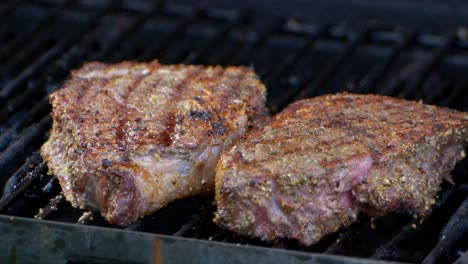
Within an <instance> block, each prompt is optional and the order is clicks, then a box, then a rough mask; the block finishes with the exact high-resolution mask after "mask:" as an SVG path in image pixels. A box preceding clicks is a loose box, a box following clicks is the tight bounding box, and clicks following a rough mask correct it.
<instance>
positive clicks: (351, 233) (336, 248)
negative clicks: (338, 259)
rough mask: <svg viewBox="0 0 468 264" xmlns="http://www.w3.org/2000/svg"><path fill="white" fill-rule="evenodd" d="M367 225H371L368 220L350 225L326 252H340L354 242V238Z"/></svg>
mask: <svg viewBox="0 0 468 264" xmlns="http://www.w3.org/2000/svg"><path fill="white" fill-rule="evenodd" d="M366 225H369V223H368V222H367V221H361V222H359V223H357V224H355V225H354V226H351V227H349V228H348V229H347V230H346V231H345V232H344V233H341V234H340V236H339V237H338V239H337V240H336V241H335V242H334V243H333V244H331V245H330V246H329V247H328V248H327V249H326V250H325V251H324V253H325V254H333V255H336V254H340V253H341V252H343V250H345V249H346V248H348V247H349V246H350V245H351V244H352V243H353V239H354V238H355V237H356V236H358V235H359V233H360V232H361V230H362V229H364V228H365V226H366Z"/></svg>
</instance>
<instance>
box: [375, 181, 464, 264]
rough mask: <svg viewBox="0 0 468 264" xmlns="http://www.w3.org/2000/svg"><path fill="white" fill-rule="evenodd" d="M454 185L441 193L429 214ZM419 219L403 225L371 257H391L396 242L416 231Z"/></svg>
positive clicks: (443, 200) (446, 198)
mask: <svg viewBox="0 0 468 264" xmlns="http://www.w3.org/2000/svg"><path fill="white" fill-rule="evenodd" d="M454 190H455V188H454V186H452V185H451V186H449V187H448V188H447V190H445V191H444V192H443V193H442V194H441V195H440V199H439V200H438V201H437V204H436V205H434V206H433V208H432V212H431V215H433V214H437V210H438V209H439V208H440V207H441V205H443V204H445V203H446V202H447V200H448V199H449V197H450V196H451V195H452V194H453V193H454ZM418 222H419V220H416V219H415V220H412V221H410V222H409V223H408V224H406V225H405V226H403V227H402V228H401V230H400V232H398V233H397V234H396V235H395V236H393V237H392V238H391V239H390V240H389V241H388V242H387V243H385V244H383V245H381V246H380V247H379V248H378V249H377V250H376V251H375V253H374V254H373V255H372V256H371V258H373V259H386V258H389V257H392V255H393V254H394V252H397V249H398V244H399V243H400V242H401V241H403V240H405V239H406V238H408V237H410V236H411V235H413V234H414V233H416V232H418V229H417V228H415V226H418V225H417V223H418Z"/></svg>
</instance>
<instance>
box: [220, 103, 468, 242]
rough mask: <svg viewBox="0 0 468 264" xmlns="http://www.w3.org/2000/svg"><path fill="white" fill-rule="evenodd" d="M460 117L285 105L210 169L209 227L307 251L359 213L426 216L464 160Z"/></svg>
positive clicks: (389, 108) (440, 111)
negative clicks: (213, 207)
mask: <svg viewBox="0 0 468 264" xmlns="http://www.w3.org/2000/svg"><path fill="white" fill-rule="evenodd" d="M467 141H468V113H463V112H457V111H455V110H451V109H447V108H439V107H435V106H428V105H424V104H422V103H418V102H411V101H406V100H400V99H395V98H391V97H385V96H377V95H353V94H337V95H326V96H320V97H316V98H312V99H306V100H302V101H298V102H295V103H292V104H291V105H290V106H289V107H287V108H286V109H285V110H284V111H282V112H281V113H279V114H278V115H276V116H275V117H274V118H273V119H272V121H271V123H269V124H268V125H267V126H266V127H264V128H259V129H255V130H253V131H251V132H250V133H248V134H247V136H246V137H245V138H243V139H241V140H240V141H239V142H238V143H237V144H236V145H235V146H234V147H233V148H232V149H231V150H229V151H226V152H225V153H224V154H223V155H222V156H221V158H220V161H219V162H218V166H217V171H216V178H215V184H216V203H217V208H218V209H217V214H216V216H215V222H216V223H217V224H218V225H220V226H221V227H224V228H226V229H229V230H231V231H234V232H237V233H240V234H242V235H246V236H252V237H259V238H260V239H262V240H265V241H274V240H276V239H279V238H293V239H297V240H298V241H299V242H300V243H301V244H303V245H311V244H314V243H315V242H317V241H318V240H319V239H321V238H322V237H323V236H325V235H326V234H329V233H332V232H334V231H336V230H337V229H338V228H340V227H342V226H348V225H350V224H351V223H352V222H353V221H355V220H356V218H357V215H358V214H359V213H360V212H368V213H372V214H378V215H381V214H383V213H387V212H391V211H397V210H407V209H411V210H413V211H414V212H415V213H417V214H420V215H422V216H424V215H425V214H427V213H428V212H429V211H430V206H431V205H432V204H433V203H434V202H435V198H434V197H435V196H436V194H437V192H438V191H439V190H440V184H441V182H442V180H443V179H447V180H449V181H450V172H451V171H452V170H453V168H454V166H455V163H456V162H457V161H459V160H461V159H462V158H464V157H465V156H466V154H465V147H466V144H467Z"/></svg>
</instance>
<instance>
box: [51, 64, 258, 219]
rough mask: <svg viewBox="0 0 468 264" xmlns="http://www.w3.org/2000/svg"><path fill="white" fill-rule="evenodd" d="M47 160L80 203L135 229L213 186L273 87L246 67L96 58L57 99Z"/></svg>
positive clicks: (67, 194) (53, 97)
mask: <svg viewBox="0 0 468 264" xmlns="http://www.w3.org/2000/svg"><path fill="white" fill-rule="evenodd" d="M50 101H51V103H52V106H53V112H52V117H53V120H54V124H53V127H52V130H51V134H50V138H49V140H48V141H47V142H46V143H45V144H44V145H43V147H42V156H43V157H44V159H45V161H46V162H47V164H48V166H49V169H50V171H51V173H53V174H54V175H56V176H57V177H58V179H59V180H60V184H61V186H62V189H63V192H64V194H65V197H66V199H67V200H68V201H70V202H71V204H72V205H73V206H75V207H86V208H92V209H98V210H100V211H101V213H102V215H103V216H104V217H105V218H106V219H107V220H108V221H109V222H110V223H113V224H117V225H127V224H129V223H131V222H132V221H135V220H137V219H138V217H140V216H143V215H147V214H150V213H152V212H154V211H156V210H157V209H159V208H161V207H163V206H165V205H166V204H168V203H169V202H170V201H172V200H175V199H179V198H183V197H187V196H191V195H195V194H199V193H204V192H213V191H214V171H215V166H216V162H217V160H218V158H219V155H220V154H221V152H222V150H223V149H225V148H226V147H230V146H232V144H233V143H234V142H235V141H236V140H237V139H238V138H239V137H240V136H241V135H243V134H244V133H245V132H246V131H247V130H248V128H249V126H250V125H253V124H258V123H261V122H263V121H262V120H263V118H264V117H265V114H266V112H265V107H264V102H265V87H264V85H263V84H261V83H260V81H259V80H258V77H257V76H256V75H255V73H254V72H253V71H252V70H250V69H248V68H243V67H228V68H222V67H204V66H194V65H189V66H187V65H160V64H159V63H158V62H157V61H153V62H151V63H134V62H123V63H119V64H114V65H106V64H103V63H88V64H86V65H85V66H84V67H83V68H81V69H80V70H77V71H75V72H73V74H72V78H71V80H69V81H68V82H67V83H66V84H65V85H64V87H63V88H62V89H60V90H58V91H56V92H54V93H53V94H52V95H51V96H50Z"/></svg>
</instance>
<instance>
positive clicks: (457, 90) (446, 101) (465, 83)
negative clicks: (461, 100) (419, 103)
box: [438, 78, 468, 106]
mask: <svg viewBox="0 0 468 264" xmlns="http://www.w3.org/2000/svg"><path fill="white" fill-rule="evenodd" d="M466 89H468V78H465V79H463V80H461V81H460V82H458V83H457V84H456V85H455V86H454V87H453V88H452V89H450V90H449V93H448V95H446V96H445V97H444V98H443V99H442V100H441V101H440V102H438V104H439V105H442V106H450V105H452V104H453V102H454V101H455V99H457V97H458V96H459V95H460V94H461V93H462V92H463V91H464V90H466Z"/></svg>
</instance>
